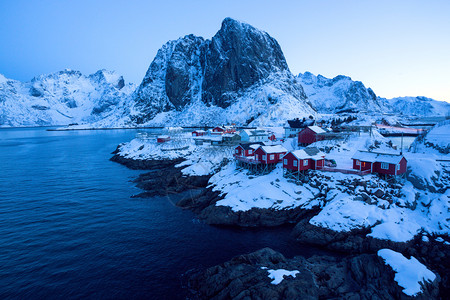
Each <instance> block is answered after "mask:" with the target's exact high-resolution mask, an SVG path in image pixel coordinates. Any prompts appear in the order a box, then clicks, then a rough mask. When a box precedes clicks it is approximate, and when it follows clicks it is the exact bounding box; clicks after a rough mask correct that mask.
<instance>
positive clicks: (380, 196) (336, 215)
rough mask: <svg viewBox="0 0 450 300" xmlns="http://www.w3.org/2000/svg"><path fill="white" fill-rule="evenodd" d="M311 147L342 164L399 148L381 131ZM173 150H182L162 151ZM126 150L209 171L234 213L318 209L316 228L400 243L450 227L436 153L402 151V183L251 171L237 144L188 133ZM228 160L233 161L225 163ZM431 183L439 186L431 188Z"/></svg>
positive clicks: (447, 192) (445, 182)
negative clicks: (361, 153)
mask: <svg viewBox="0 0 450 300" xmlns="http://www.w3.org/2000/svg"><path fill="white" fill-rule="evenodd" d="M280 130H281V129H280V128H278V129H274V130H273V131H274V132H279V131H280ZM283 145H284V146H285V147H286V148H287V149H288V150H292V149H294V148H295V147H296V143H295V141H294V140H293V139H287V140H285V141H284V143H283ZM313 146H317V147H319V148H320V149H322V150H324V151H325V150H326V152H328V153H327V159H335V160H336V162H337V166H338V168H351V165H352V160H351V157H352V155H353V154H354V153H355V152H356V151H357V150H367V149H372V150H374V151H378V152H390V153H398V150H394V149H393V148H391V146H390V143H389V140H388V139H386V138H384V137H382V136H381V135H379V134H378V133H377V132H376V131H374V132H373V133H372V135H369V134H368V133H361V134H360V135H359V134H354V135H351V136H349V137H348V138H347V139H345V140H340V141H320V142H317V143H315V144H313ZM171 148H172V149H180V148H182V150H173V151H162V150H167V149H171ZM121 153H122V155H125V156H126V157H130V158H138V159H173V158H181V157H182V158H184V159H185V161H184V162H183V163H181V164H179V165H177V167H180V168H183V169H182V172H183V173H184V174H186V175H206V174H210V175H212V177H211V178H210V181H209V183H210V187H212V189H213V190H215V191H218V192H220V193H221V195H222V196H223V199H222V200H220V201H218V202H217V203H216V205H218V206H228V207H230V208H231V209H232V210H233V211H248V210H250V209H252V208H271V209H277V210H286V209H293V208H297V207H301V208H304V209H311V208H320V209H321V210H320V212H319V213H318V214H317V215H316V216H315V217H313V218H312V219H311V220H310V223H311V224H313V225H315V226H319V227H323V228H328V229H332V230H334V231H343V232H348V231H351V230H353V229H360V228H371V231H370V233H369V234H368V236H372V237H374V238H378V239H384V240H391V241H395V242H406V241H409V240H411V239H412V238H413V237H414V236H415V235H417V234H418V233H419V232H420V233H422V234H423V235H428V236H432V235H444V236H445V235H448V234H449V233H450V225H449V223H448V219H449V218H450V212H449V211H450V207H449V200H450V189H449V188H448V187H449V182H450V177H449V176H448V170H447V169H446V168H445V167H444V166H443V165H442V162H439V161H437V160H436V156H434V155H433V154H432V155H427V154H424V153H410V152H408V153H405V157H406V158H407V160H408V168H409V172H408V173H409V174H412V175H409V176H408V177H407V178H403V179H400V181H399V182H398V183H397V184H389V183H388V182H386V181H385V180H383V179H381V178H379V177H377V176H376V175H366V176H363V177H361V176H358V175H351V174H342V173H334V172H320V171H312V172H311V173H310V174H309V181H308V182H306V183H303V184H298V185H297V184H295V183H294V182H293V181H292V180H290V179H287V178H285V177H283V170H282V167H281V164H280V165H278V166H277V167H276V168H275V169H274V170H273V171H272V172H270V173H269V174H265V175H259V176H256V175H250V174H248V171H247V170H237V169H236V167H235V163H234V162H233V161H232V153H233V147H230V146H228V147H224V146H211V145H205V146H195V145H194V143H193V141H192V138H191V137H189V136H188V134H187V133H184V134H181V135H180V136H179V137H178V138H175V139H174V140H172V141H171V142H170V143H164V144H160V145H158V144H156V143H155V141H154V140H141V139H135V140H133V141H131V142H129V143H127V144H125V145H123V146H122V148H121ZM224 159H227V160H229V161H230V162H228V163H224ZM225 161H226V160H225ZM221 164H222V165H221ZM219 165H221V167H220V168H219ZM411 176H413V177H414V180H415V181H417V179H419V180H422V181H423V182H425V184H424V185H423V187H422V188H421V187H418V186H416V185H417V184H415V183H416V182H411V181H409V178H412V177H411ZM413 183H414V184H413ZM431 185H432V186H434V187H435V189H434V190H432V189H429V188H428V187H429V186H431Z"/></svg>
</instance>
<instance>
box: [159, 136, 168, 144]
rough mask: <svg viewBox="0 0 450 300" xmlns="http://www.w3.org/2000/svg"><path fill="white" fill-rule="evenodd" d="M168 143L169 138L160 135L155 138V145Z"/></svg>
mask: <svg viewBox="0 0 450 300" xmlns="http://www.w3.org/2000/svg"><path fill="white" fill-rule="evenodd" d="M168 141H170V136H168V135H160V136H158V137H157V138H156V142H157V143H165V142H168Z"/></svg>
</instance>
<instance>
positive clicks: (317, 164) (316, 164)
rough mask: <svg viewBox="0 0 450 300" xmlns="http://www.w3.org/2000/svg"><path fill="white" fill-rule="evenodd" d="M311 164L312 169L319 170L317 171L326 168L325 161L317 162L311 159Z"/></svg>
mask: <svg viewBox="0 0 450 300" xmlns="http://www.w3.org/2000/svg"><path fill="white" fill-rule="evenodd" d="M310 162H311V169H313V170H317V169H319V168H321V167H323V166H324V164H325V159H319V160H316V161H314V160H312V159H311V160H310Z"/></svg>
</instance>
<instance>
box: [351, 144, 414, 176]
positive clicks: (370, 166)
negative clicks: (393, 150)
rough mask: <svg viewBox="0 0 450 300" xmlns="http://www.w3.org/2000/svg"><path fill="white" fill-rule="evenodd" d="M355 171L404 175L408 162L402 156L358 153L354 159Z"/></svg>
mask: <svg viewBox="0 0 450 300" xmlns="http://www.w3.org/2000/svg"><path fill="white" fill-rule="evenodd" d="M352 159H353V169H356V170H360V171H365V170H370V173H378V174H386V175H394V176H396V175H402V174H404V173H406V168H407V161H406V158H405V157H404V156H403V155H402V154H389V153H377V152H370V151H361V150H359V151H357V152H356V153H355V155H353V157H352Z"/></svg>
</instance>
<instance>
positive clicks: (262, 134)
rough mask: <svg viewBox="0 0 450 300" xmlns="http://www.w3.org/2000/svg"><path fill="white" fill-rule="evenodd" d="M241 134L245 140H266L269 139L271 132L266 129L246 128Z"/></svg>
mask: <svg viewBox="0 0 450 300" xmlns="http://www.w3.org/2000/svg"><path fill="white" fill-rule="evenodd" d="M239 134H240V136H241V140H242V141H244V142H265V141H268V140H269V133H268V132H267V131H266V130H264V129H244V130H242V131H241V132H240V133H239Z"/></svg>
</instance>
